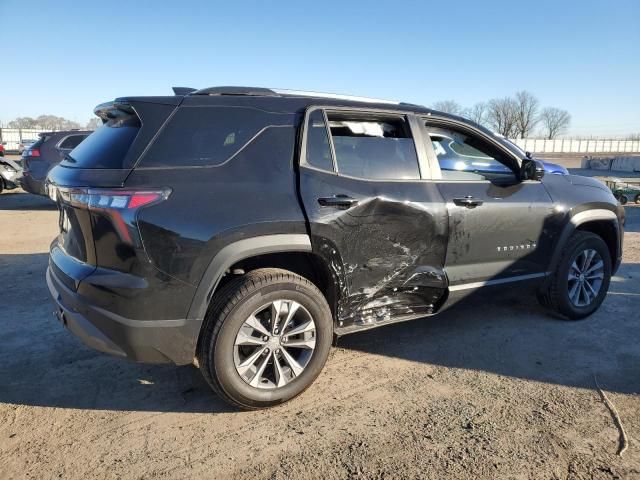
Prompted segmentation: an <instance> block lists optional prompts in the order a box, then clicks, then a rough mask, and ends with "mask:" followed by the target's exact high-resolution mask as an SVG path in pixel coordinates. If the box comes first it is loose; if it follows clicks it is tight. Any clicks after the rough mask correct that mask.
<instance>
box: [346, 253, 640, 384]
mask: <svg viewBox="0 0 640 480" xmlns="http://www.w3.org/2000/svg"><path fill="white" fill-rule="evenodd" d="M639 279H640V264H631V265H623V267H621V269H620V271H619V272H618V274H617V275H616V276H615V277H614V279H613V281H612V283H611V288H610V293H609V295H608V297H607V299H606V300H605V302H604V304H603V306H602V307H601V308H600V310H599V311H598V312H596V313H595V314H594V315H592V316H591V317H589V318H587V319H585V320H581V321H566V320H562V319H559V318H556V317H554V316H552V315H549V314H548V313H547V312H546V311H545V310H544V309H542V307H540V306H538V305H537V301H536V299H535V296H533V295H531V294H528V295H527V294H518V293H517V292H511V293H510V292H507V291H504V290H503V291H499V290H495V291H493V292H491V293H490V294H489V293H488V294H486V296H482V295H478V296H475V297H474V298H471V299H469V300H468V301H467V302H465V303H463V304H460V305H459V306H457V307H454V308H453V309H451V310H450V311H448V312H443V313H442V314H440V315H437V316H435V317H432V318H427V319H424V320H417V321H415V322H409V323H404V324H396V325H390V326H388V327H383V328H380V329H376V330H373V331H370V332H367V333H362V334H355V335H352V336H349V337H345V338H344V339H341V341H340V343H339V346H341V347H343V348H347V349H352V350H358V351H362V352H367V353H372V354H376V355H384V356H391V357H397V358H401V359H405V360H410V361H413V362H421V363H428V364H433V365H441V366H445V367H453V368H461V369H467V370H476V371H484V372H488V373H494V374H498V375H504V376H509V377H514V378H521V379H527V380H534V381H540V382H547V383H554V384H559V385H567V386H572V387H581V388H593V387H594V381H593V374H594V373H596V374H597V376H598V380H599V383H600V384H602V385H603V387H604V388H607V389H609V390H613V391H617V392H621V393H640V345H639V342H638V338H640V322H639V321H638V313H637V312H638V309H639V308H640V285H639V283H640V282H639V281H638V280H639ZM518 295H520V296H518Z"/></svg>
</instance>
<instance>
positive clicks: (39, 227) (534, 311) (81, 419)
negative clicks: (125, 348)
mask: <svg viewBox="0 0 640 480" xmlns="http://www.w3.org/2000/svg"><path fill="white" fill-rule="evenodd" d="M627 212H628V213H627V214H628V219H629V222H628V228H627V232H628V233H627V234H626V238H625V241H626V244H625V252H624V255H625V256H624V264H623V266H622V267H621V269H620V271H619V272H618V274H617V276H616V277H615V278H614V279H613V282H612V285H611V291H610V294H609V295H608V297H607V299H606V300H605V302H604V304H603V307H602V308H601V309H600V310H599V311H598V312H597V313H596V314H594V315H593V316H592V317H591V318H589V319H587V320H585V321H581V322H564V321H561V320H558V319H556V318H553V317H550V316H549V315H547V314H546V313H545V312H544V311H543V310H542V309H541V308H540V307H538V305H537V302H536V301H535V299H534V298H533V297H529V296H519V297H517V296H509V292H500V291H498V292H492V293H490V294H483V295H479V296H477V297H476V298H473V299H470V301H469V302H468V303H466V304H464V305H461V306H459V307H456V308H454V309H452V310H451V311H448V312H445V313H443V314H442V315H439V316H436V317H433V318H430V319H425V320H422V321H420V320H419V321H414V322H410V323H405V324H397V325H392V326H388V327H383V328H380V329H377V330H373V331H369V332H363V333H359V334H355V335H352V336H350V337H345V338H343V339H341V340H340V342H339V345H338V346H337V347H336V348H334V349H333V350H332V353H331V356H330V359H329V361H328V363H327V366H326V368H325V370H324V372H323V373H322V374H321V376H320V377H319V378H318V380H317V381H316V383H315V384H314V385H313V386H312V387H311V388H310V389H309V390H308V391H307V392H306V393H304V394H303V395H302V396H300V397H298V398H297V399H295V400H294V401H292V402H290V403H288V404H286V405H283V406H280V407H276V408H273V409H270V410H267V411H259V412H248V413H247V412H238V411H234V410H233V409H230V408H229V407H227V406H226V405H225V404H224V403H222V402H221V401H220V400H219V399H218V398H216V396H215V395H214V394H213V393H212V392H211V391H210V390H209V388H208V387H207V385H206V384H205V383H204V381H203V380H202V379H201V377H200V375H199V373H198V371H197V370H196V369H195V368H193V367H179V368H176V367H172V366H147V365H137V364H132V363H128V362H125V361H122V360H119V359H115V358H111V357H108V356H105V355H102V354H100V353H96V352H94V351H92V350H90V349H88V348H86V347H84V346H83V345H82V344H81V343H80V342H79V341H78V340H76V339H75V338H73V337H72V336H71V335H70V334H69V333H68V332H66V331H65V330H64V329H63V327H62V326H61V325H60V324H59V323H58V322H57V321H56V320H54V318H53V317H52V315H51V311H52V306H51V304H50V303H49V299H48V295H47V291H46V286H45V282H44V271H45V268H46V264H47V251H48V245H49V243H50V241H51V239H52V238H53V237H54V235H55V233H56V229H57V212H56V211H55V210H54V209H53V208H52V206H51V204H50V203H49V202H48V200H46V199H41V198H37V197H34V196H30V195H27V194H24V193H21V192H17V193H12V192H7V193H4V194H2V196H0V225H2V236H1V237H0V271H1V272H2V278H3V281H2V286H3V288H2V297H1V298H2V306H3V309H2V310H1V311H0V325H1V326H0V365H2V368H0V478H2V479H12V478H87V477H95V478H127V479H128V478H150V477H162V478H324V479H333V478H357V477H362V478H403V479H404V478H438V479H442V478H455V479H459V478H512V479H516V478H517V479H520V478H536V479H538V478H562V479H566V478H572V479H574V478H575V479H577V478H584V479H587V478H589V479H591V478H640V397H639V393H640V344H639V342H638V339H639V338H640V322H639V321H638V320H639V314H638V311H639V310H640V284H639V283H638V279H640V207H633V206H631V207H628V208H627ZM594 374H597V378H598V381H599V383H600V385H601V386H602V388H604V389H605V390H606V391H607V395H608V397H609V399H610V400H611V401H612V402H613V404H614V405H615V407H616V408H617V410H618V413H619V415H620V418H621V419H622V423H623V425H624V428H625V429H626V432H627V435H628V438H629V448H628V450H627V451H626V452H625V453H624V455H623V456H622V457H619V456H617V455H616V451H617V449H618V442H619V432H618V429H617V428H616V425H615V423H614V421H613V419H612V415H611V413H610V412H609V410H608V409H607V407H606V405H605V404H604V403H603V401H602V399H601V398H600V396H599V394H598V392H597V390H596V389H595V386H594Z"/></svg>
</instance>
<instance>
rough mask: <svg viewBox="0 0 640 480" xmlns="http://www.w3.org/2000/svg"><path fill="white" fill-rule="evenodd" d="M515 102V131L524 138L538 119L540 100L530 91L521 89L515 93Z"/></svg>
mask: <svg viewBox="0 0 640 480" xmlns="http://www.w3.org/2000/svg"><path fill="white" fill-rule="evenodd" d="M516 103H517V104H518V109H517V111H516V130H517V131H516V133H517V134H518V136H519V137H520V138H526V137H527V136H528V135H529V134H530V133H531V132H532V130H533V128H534V127H535V126H536V124H537V123H538V121H539V117H538V108H539V107H540V102H539V101H538V99H537V98H536V97H535V96H534V95H533V94H532V93H531V92H527V91H526V90H522V91H520V92H517V93H516Z"/></svg>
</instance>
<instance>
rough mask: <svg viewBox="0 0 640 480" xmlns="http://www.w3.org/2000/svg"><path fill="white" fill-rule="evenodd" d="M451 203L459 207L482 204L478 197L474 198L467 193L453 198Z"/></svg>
mask: <svg viewBox="0 0 640 480" xmlns="http://www.w3.org/2000/svg"><path fill="white" fill-rule="evenodd" d="M453 203H455V204H456V205H458V206H459V207H468V208H471V207H479V206H480V205H482V200H480V199H479V198H474V197H472V196H471V195H467V196H466V197H459V198H454V199H453Z"/></svg>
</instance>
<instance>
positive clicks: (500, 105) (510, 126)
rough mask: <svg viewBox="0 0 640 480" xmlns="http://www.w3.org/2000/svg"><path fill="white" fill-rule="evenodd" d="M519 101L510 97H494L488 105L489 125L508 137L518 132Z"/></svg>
mask: <svg viewBox="0 0 640 480" xmlns="http://www.w3.org/2000/svg"><path fill="white" fill-rule="evenodd" d="M517 112H518V103H517V102H516V101H515V100H514V99H513V98H510V97H504V98H494V99H492V100H489V103H488V105H487V123H488V125H489V126H490V127H491V128H492V129H493V130H495V131H496V132H498V133H499V134H500V135H504V136H505V137H507V138H513V137H514V135H515V134H516V133H517V126H516V125H517V124H516V121H517Z"/></svg>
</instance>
